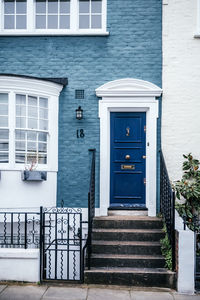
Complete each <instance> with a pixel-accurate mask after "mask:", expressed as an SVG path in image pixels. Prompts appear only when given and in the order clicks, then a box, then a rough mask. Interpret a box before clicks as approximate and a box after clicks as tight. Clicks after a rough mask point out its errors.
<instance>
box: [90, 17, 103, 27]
mask: <svg viewBox="0 0 200 300" xmlns="http://www.w3.org/2000/svg"><path fill="white" fill-rule="evenodd" d="M91 28H101V16H92V24H91Z"/></svg>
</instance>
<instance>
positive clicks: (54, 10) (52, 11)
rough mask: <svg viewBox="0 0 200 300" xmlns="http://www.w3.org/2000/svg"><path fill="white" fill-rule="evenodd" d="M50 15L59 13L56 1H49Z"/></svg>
mask: <svg viewBox="0 0 200 300" xmlns="http://www.w3.org/2000/svg"><path fill="white" fill-rule="evenodd" d="M48 13H50V14H57V13H58V1H55V0H49V1H48Z"/></svg>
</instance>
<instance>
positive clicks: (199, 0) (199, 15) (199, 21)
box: [194, 0, 200, 38]
mask: <svg viewBox="0 0 200 300" xmlns="http://www.w3.org/2000/svg"><path fill="white" fill-rule="evenodd" d="M196 24H197V25H196V32H195V34H194V37H196V38H200V0H197V22H196Z"/></svg>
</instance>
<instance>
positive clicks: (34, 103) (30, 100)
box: [28, 96, 37, 106]
mask: <svg viewBox="0 0 200 300" xmlns="http://www.w3.org/2000/svg"><path fill="white" fill-rule="evenodd" d="M28 105H32V106H37V97H32V96H28Z"/></svg>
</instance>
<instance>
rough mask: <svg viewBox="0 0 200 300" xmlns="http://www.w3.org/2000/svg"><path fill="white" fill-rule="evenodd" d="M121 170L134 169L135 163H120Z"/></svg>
mask: <svg viewBox="0 0 200 300" xmlns="http://www.w3.org/2000/svg"><path fill="white" fill-rule="evenodd" d="M121 170H135V165H121Z"/></svg>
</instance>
